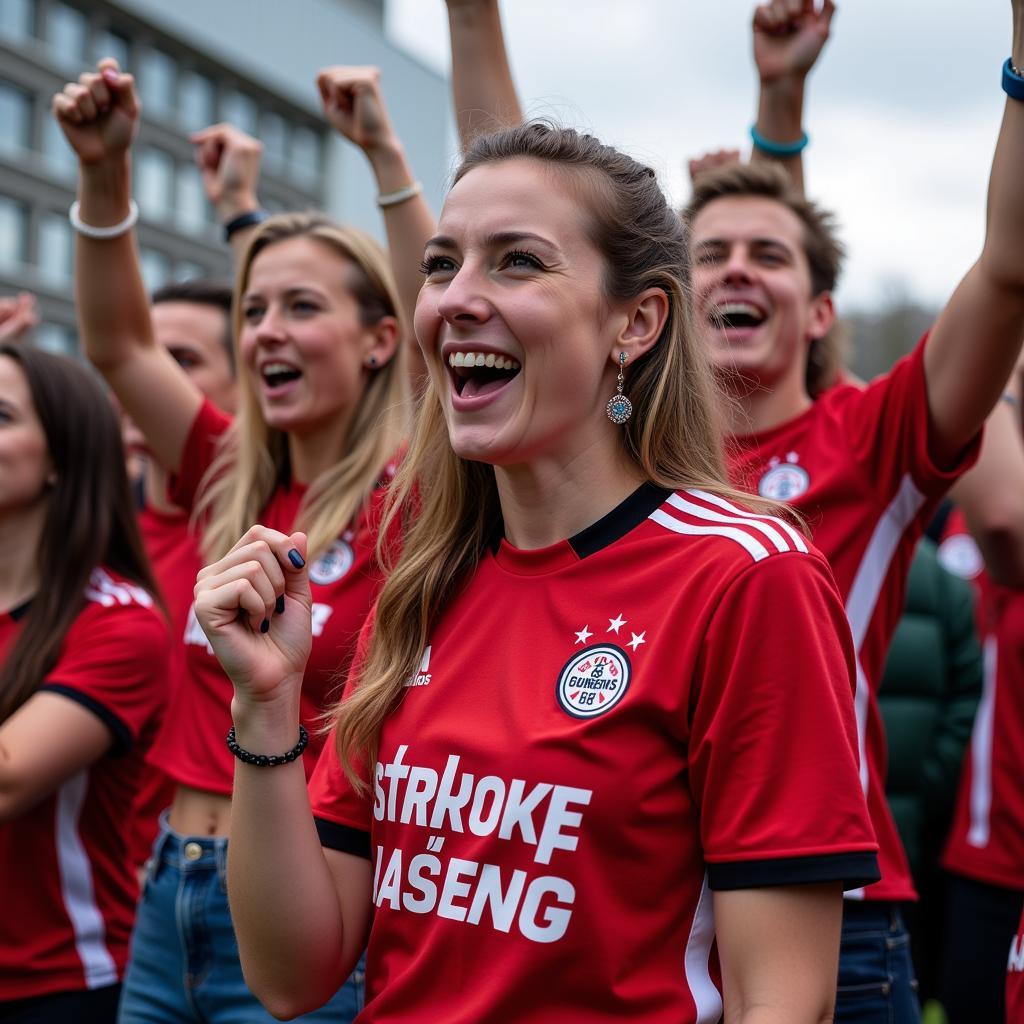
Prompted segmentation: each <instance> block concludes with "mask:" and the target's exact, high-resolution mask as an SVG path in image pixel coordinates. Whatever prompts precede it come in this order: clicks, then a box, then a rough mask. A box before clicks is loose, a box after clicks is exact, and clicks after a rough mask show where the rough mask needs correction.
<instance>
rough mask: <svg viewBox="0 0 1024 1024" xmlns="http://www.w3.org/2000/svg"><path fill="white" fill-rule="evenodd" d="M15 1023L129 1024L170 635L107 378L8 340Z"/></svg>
mask: <svg viewBox="0 0 1024 1024" xmlns="http://www.w3.org/2000/svg"><path fill="white" fill-rule="evenodd" d="M0 538H2V544H3V560H2V566H3V567H2V570H0V609H3V610H2V612H0V907H2V908H3V910H2V912H0V1021H5V1022H6V1021H17V1022H18V1024H58V1022H65V1021H72V1020H74V1021H79V1020H81V1021H85V1020H88V1021H95V1022H97V1024H113V1021H114V1019H115V1013H116V1009H117V1000H118V995H119V992H120V988H121V984H120V983H121V978H122V977H123V973H124V968H125V962H126V960H127V958H128V939H129V934H130V932H131V927H132V918H133V915H134V909H135V900H136V898H137V895H138V885H137V882H136V876H135V872H134V869H133V864H132V860H131V857H130V851H129V849H128V836H127V834H126V831H125V830H121V829H118V828H117V826H116V823H117V822H118V820H119V819H120V818H121V816H122V815H123V813H124V810H125V808H127V807H130V806H131V802H132V800H133V798H134V795H135V791H136V787H137V783H138V776H139V771H140V767H141V765H142V758H143V752H144V749H145V747H146V745H147V743H148V742H149V739H150V738H151V736H152V734H153V732H154V730H155V728H156V724H157V718H158V714H159V711H160V708H161V702H162V700H163V696H164V692H165V680H164V678H163V675H162V673H163V671H164V668H165V665H166V661H167V649H168V643H169V636H168V632H167V625H166V623H165V621H164V617H163V615H162V613H161V612H160V611H159V610H158V608H157V607H155V606H154V598H153V595H154V594H155V593H156V588H155V586H154V584H153V580H152V577H151V575H150V570H149V566H148V564H147V562H146V558H145V555H144V554H143V553H142V546H141V542H140V539H139V534H138V529H137V527H136V524H135V510H134V507H133V503H132V498H131V492H130V489H129V485H128V478H127V474H126V472H125V465H124V450H123V448H122V446H121V438H120V432H119V426H118V422H117V417H116V415H115V413H114V410H113V408H112V407H111V404H110V402H109V401H108V399H107V397H106V395H105V394H104V393H103V389H102V388H101V387H100V386H99V384H98V383H97V381H96V380H95V378H94V377H93V376H92V374H90V373H87V372H86V371H85V370H84V369H83V368H82V367H81V366H79V365H77V364H76V363H73V362H72V361H71V360H68V359H62V358H59V357H57V356H52V355H49V354H47V353H45V352H40V351H38V350H36V349H33V348H30V347H28V346H24V347H22V346H19V345H12V344H5V345H2V346H0Z"/></svg>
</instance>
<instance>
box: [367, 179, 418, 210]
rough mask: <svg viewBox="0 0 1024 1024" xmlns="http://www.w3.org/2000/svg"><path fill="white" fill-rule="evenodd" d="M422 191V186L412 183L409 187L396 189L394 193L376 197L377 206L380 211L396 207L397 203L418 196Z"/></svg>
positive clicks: (416, 182)
mask: <svg viewBox="0 0 1024 1024" xmlns="http://www.w3.org/2000/svg"><path fill="white" fill-rule="evenodd" d="M422 191H423V186H422V185H421V184H420V183H419V182H418V181H414V182H413V183H412V184H411V185H406V186H404V187H403V188H396V189H395V191H394V192H385V193H384V194H383V195H379V196H377V205H378V206H379V207H380V208H381V209H382V210H385V209H387V207H389V206H398V204H399V203H404V202H405V201H406V200H407V199H412V198H413V196H418V195H419V194H420V193H421V192H422Z"/></svg>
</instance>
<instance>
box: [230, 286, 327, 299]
mask: <svg viewBox="0 0 1024 1024" xmlns="http://www.w3.org/2000/svg"><path fill="white" fill-rule="evenodd" d="M303 294H307V295H317V296H319V297H320V298H326V296H325V295H324V294H323V292H321V291H320V289H319V288H314V287H313V286H312V285H307V284H303V285H296V287H294V288H286V289H285V293H284V295H285V298H286V299H290V298H293V297H294V296H296V295H303ZM262 297H263V293H262V292H260V291H252V292H246V293H245V294H244V295H243V296H242V301H243V302H244V301H245V300H246V299H256V298H262Z"/></svg>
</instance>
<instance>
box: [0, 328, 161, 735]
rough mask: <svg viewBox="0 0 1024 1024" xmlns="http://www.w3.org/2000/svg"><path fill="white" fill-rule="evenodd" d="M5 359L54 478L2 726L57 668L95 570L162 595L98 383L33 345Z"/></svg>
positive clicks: (3, 674) (6, 351)
mask: <svg viewBox="0 0 1024 1024" xmlns="http://www.w3.org/2000/svg"><path fill="white" fill-rule="evenodd" d="M0 356H6V357H7V358H9V359H13V360H14V361H15V362H16V363H17V364H18V365H19V366H20V367H21V371H22V373H24V374H25V379H26V380H27V381H28V389H29V393H30V395H31V396H32V405H33V407H34V408H35V411H36V415H37V416H38V417H39V422H40V424H41V425H42V428H43V433H44V434H45V435H46V448H47V452H48V454H49V457H50V461H51V463H52V464H53V469H54V474H55V476H56V482H55V483H54V484H53V486H52V487H51V489H50V491H49V493H48V496H47V508H46V518H45V521H44V524H43V532H42V535H41V537H40V538H39V550H38V552H37V555H36V558H37V565H38V572H39V588H38V590H37V592H36V594H35V596H34V597H33V598H32V601H31V604H30V606H29V609H28V612H27V613H26V615H25V618H24V621H23V624H22V627H21V631H20V633H19V634H18V638H17V640H16V641H15V643H14V646H13V648H12V649H11V651H10V652H9V653H8V655H7V658H6V660H5V661H4V663H3V665H2V666H0V722H2V721H5V720H6V719H7V718H9V717H10V716H11V715H12V714H13V713H14V712H15V711H16V710H17V709H18V708H19V707H21V705H22V704H24V703H25V701H27V700H28V699H29V697H31V696H32V694H33V693H34V692H35V691H36V689H37V688H38V687H39V686H40V684H41V683H42V682H43V681H44V680H45V678H46V674H47V673H48V672H49V671H50V670H51V669H52V668H53V666H54V665H55V664H56V662H57V658H58V656H59V655H60V649H61V647H62V645H63V643H64V638H65V637H66V636H67V632H68V630H69V629H70V628H71V624H72V623H73V622H74V621H75V619H76V617H77V616H78V614H79V612H80V611H81V610H82V607H83V605H84V604H85V590H86V584H87V583H88V581H89V576H90V574H91V573H92V571H93V570H94V569H95V568H97V566H101V565H102V566H106V567H107V568H109V569H113V570H114V572H116V573H118V574H119V575H121V576H124V577H126V578H127V579H129V580H131V581H132V582H133V583H137V584H139V585H140V586H141V587H144V588H145V589H146V590H148V591H149V592H150V594H152V595H154V597H155V596H156V595H157V593H158V591H157V586H156V582H155V581H154V579H153V574H152V571H151V570H150V567H149V561H148V560H147V558H146V554H145V551H144V550H143V547H142V540H141V538H140V536H139V529H138V526H137V524H136V520H135V506H134V503H133V501H132V495H131V490H130V487H129V484H128V474H127V471H126V470H125V458H124V448H123V446H122V444H121V428H120V425H119V423H118V421H117V415H116V414H115V412H114V408H113V406H112V405H111V403H110V399H109V398H108V397H107V395H106V394H105V393H104V391H103V388H102V386H101V385H100V383H99V381H98V380H97V379H96V377H95V376H94V375H93V374H92V373H91V372H90V371H88V370H86V369H85V368H84V367H83V366H81V365H79V364H78V363H76V362H74V361H73V360H71V359H66V358H64V357H63V356H55V355H51V354H50V353H48V352H42V351H40V350H39V349H35V348H31V347H29V346H27V345H12V344H5V345H0Z"/></svg>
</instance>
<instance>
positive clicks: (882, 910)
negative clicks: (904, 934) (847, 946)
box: [843, 900, 904, 931]
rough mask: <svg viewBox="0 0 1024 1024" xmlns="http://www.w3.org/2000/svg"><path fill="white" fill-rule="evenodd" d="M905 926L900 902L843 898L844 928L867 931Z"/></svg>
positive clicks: (890, 929) (896, 928) (896, 929)
mask: <svg viewBox="0 0 1024 1024" xmlns="http://www.w3.org/2000/svg"><path fill="white" fill-rule="evenodd" d="M903 927H904V925H903V914H902V912H901V910H900V904H899V903H896V902H895V901H893V900H843V929H844V930H853V931H865V930H867V929H871V930H873V931H874V930H882V929H888V930H889V931H899V930H901V929H902V928H903Z"/></svg>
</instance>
